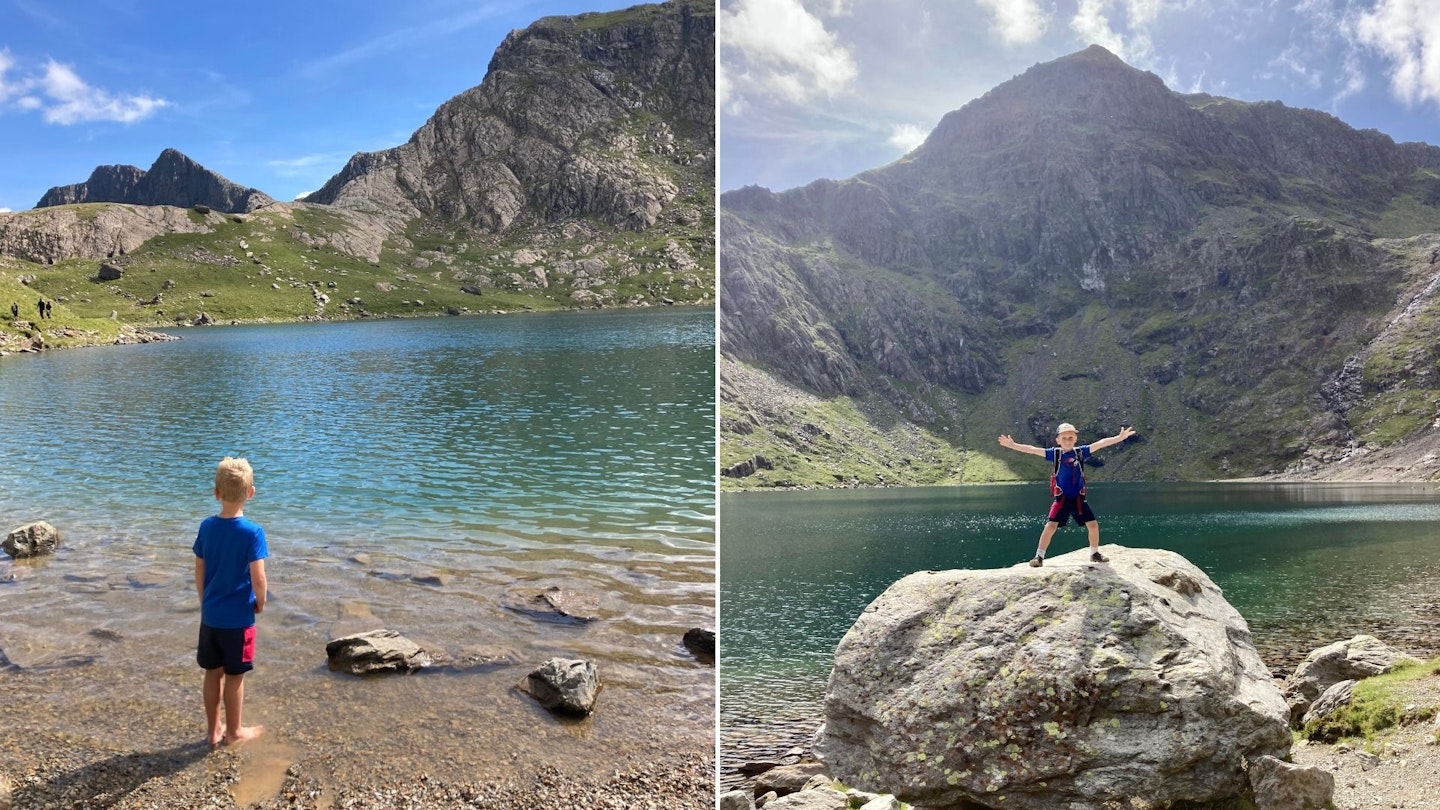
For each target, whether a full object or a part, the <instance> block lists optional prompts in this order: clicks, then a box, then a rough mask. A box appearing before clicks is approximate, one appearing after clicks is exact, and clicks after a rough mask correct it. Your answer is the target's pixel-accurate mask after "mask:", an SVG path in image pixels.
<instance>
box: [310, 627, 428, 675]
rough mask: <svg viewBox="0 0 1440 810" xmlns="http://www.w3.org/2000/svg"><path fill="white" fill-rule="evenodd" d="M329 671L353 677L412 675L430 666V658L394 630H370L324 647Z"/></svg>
mask: <svg viewBox="0 0 1440 810" xmlns="http://www.w3.org/2000/svg"><path fill="white" fill-rule="evenodd" d="M325 656H326V657H327V658H328V659H329V660H330V669H331V670H337V669H340V670H344V671H346V672H349V673H351V674H352V675H366V674H369V673H372V672H412V671H414V670H417V669H421V668H424V667H428V666H430V662H431V660H430V654H429V653H427V652H425V650H423V649H421V648H420V646H419V645H418V644H416V643H415V642H413V641H411V640H409V639H407V638H405V637H404V636H402V635H400V634H399V633H397V632H395V631H394V630H370V631H368V632H364V633H355V634H353V635H348V636H341V637H340V638H337V639H335V640H334V641H331V642H330V643H329V644H326V645H325Z"/></svg>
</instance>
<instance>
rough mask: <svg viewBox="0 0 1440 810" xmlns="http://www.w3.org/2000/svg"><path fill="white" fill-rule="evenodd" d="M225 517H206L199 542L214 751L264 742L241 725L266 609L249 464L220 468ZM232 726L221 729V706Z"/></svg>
mask: <svg viewBox="0 0 1440 810" xmlns="http://www.w3.org/2000/svg"><path fill="white" fill-rule="evenodd" d="M215 497H216V499H218V500H219V501H220V514H218V515H213V516H211V517H208V518H205V520H204V521H203V522H202V523H201V524H200V531H199V533H198V534H196V536H195V547H194V550H195V590H196V591H197V592H199V594H200V640H199V643H198V645H197V646H196V650H195V660H196V662H197V663H199V664H200V667H201V668H202V669H204V670H205V687H204V698H205V722H206V723H208V724H209V727H210V744H211V745H212V746H214V745H219V744H220V743H222V742H224V743H226V744H234V743H240V742H244V741H246V740H253V739H255V738H256V737H259V736H260V731H261V728H262V727H261V726H246V725H242V724H241V722H240V711H241V704H243V703H244V702H245V673H247V672H249V671H250V670H252V669H254V668H255V665H254V660H255V614H257V613H260V612H261V611H263V610H264V609H265V558H266V557H268V556H269V554H270V552H269V549H268V548H267V547H266V545H265V530H264V529H262V528H260V525H259V524H258V523H255V522H254V521H252V520H250V519H249V518H247V517H245V502H246V501H247V500H249V499H251V498H253V497H255V473H254V471H252V470H251V469H250V463H249V462H248V461H246V460H245V459H243V458H230V457H229V456H226V457H225V458H224V459H222V460H221V461H220V464H219V466H217V467H216V468H215ZM222 697H223V699H224V703H225V725H224V726H223V727H222V726H221V725H220V703H221V699H222Z"/></svg>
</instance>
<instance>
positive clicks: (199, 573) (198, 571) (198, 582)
mask: <svg viewBox="0 0 1440 810" xmlns="http://www.w3.org/2000/svg"><path fill="white" fill-rule="evenodd" d="M195 593H196V595H198V596H199V597H200V601H201V602H204V601H205V558H204V557H196V558H195Z"/></svg>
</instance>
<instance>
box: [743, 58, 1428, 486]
mask: <svg viewBox="0 0 1440 810" xmlns="http://www.w3.org/2000/svg"><path fill="white" fill-rule="evenodd" d="M722 207H723V209H724V213H725V215H724V216H723V217H722V221H721V229H722V244H723V245H724V249H723V250H722V256H721V277H722V285H721V295H722V300H721V306H722V311H723V312H724V313H725V315H724V323H725V324H726V329H725V330H723V331H722V336H721V347H722V353H723V354H724V355H725V356H727V357H730V358H733V359H736V360H738V361H740V362H744V363H748V364H751V365H752V366H754V367H755V369H756V370H758V371H759V372H762V373H766V374H770V375H772V376H773V377H774V379H775V381H776V382H777V383H781V384H795V385H798V386H800V388H801V389H803V390H806V391H809V392H812V393H813V395H815V396H818V397H821V398H822V399H823V398H827V397H828V398H837V397H838V398H842V399H846V400H848V401H853V402H855V403H857V404H863V405H864V406H865V408H868V409H870V410H871V411H874V412H875V413H874V414H872V416H871V417H868V419H869V421H871V422H872V427H874V425H875V424H880V425H883V424H888V423H891V422H893V421H895V420H901V421H907V422H909V423H910V424H911V425H912V426H913V427H914V428H916V429H920V430H922V432H923V431H927V430H928V431H930V432H931V433H932V434H933V435H932V437H931V439H930V448H931V450H932V451H933V452H934V453H935V454H938V455H939V456H947V455H954V456H956V457H957V458H958V457H960V456H962V455H965V454H970V455H971V456H974V457H975V458H977V459H978V458H980V456H983V457H984V459H983V464H982V466H987V467H990V468H992V469H993V468H1001V473H1000V474H1001V475H1002V477H1003V475H1004V470H1005V469H1008V462H1006V461H1004V459H1003V457H999V456H995V455H994V452H993V449H992V447H991V444H992V443H993V440H994V435H995V434H997V433H999V432H1012V433H1016V434H1019V436H1018V437H1021V438H1022V440H1024V441H1031V440H1034V441H1039V442H1045V441H1048V439H1049V436H1048V433H1049V432H1050V431H1052V430H1053V427H1054V424H1056V423H1058V422H1059V421H1062V420H1064V421H1072V422H1076V423H1077V424H1081V426H1082V432H1083V433H1086V435H1090V436H1098V435H1109V434H1110V433H1113V432H1114V430H1115V428H1116V426H1117V425H1116V422H1117V421H1119V420H1128V421H1134V422H1136V423H1137V424H1145V423H1146V422H1151V427H1152V429H1153V430H1154V431H1155V432H1153V433H1152V434H1151V435H1150V437H1149V441H1148V443H1142V444H1140V445H1137V446H1136V447H1135V448H1134V449H1133V450H1131V451H1130V452H1127V453H1122V454H1119V455H1118V456H1117V458H1116V459H1115V462H1114V466H1115V469H1116V472H1117V473H1123V474H1124V475H1127V476H1130V477H1140V478H1150V477H1155V476H1170V477H1188V478H1214V477H1227V476H1234V475H1247V474H1258V473H1262V472H1265V471H1267V470H1272V469H1273V470H1279V469H1285V468H1287V467H1291V466H1295V465H1303V464H1305V463H1307V461H1306V459H1307V458H1311V457H1312V455H1313V454H1319V455H1322V456H1324V455H1332V456H1333V455H1337V454H1339V455H1343V454H1344V453H1345V452H1348V451H1351V450H1354V449H1356V448H1362V449H1363V448H1364V447H1365V446H1367V445H1369V444H1375V441H1373V439H1376V438H1381V439H1384V441H1385V442H1387V443H1390V442H1393V441H1394V440H1395V437H1393V436H1391V435H1390V434H1391V433H1392V432H1393V430H1392V428H1393V426H1394V423H1395V422H1396V419H1395V418H1391V417H1390V416H1387V415H1385V414H1384V413H1383V412H1384V411H1385V407H1384V406H1383V405H1381V404H1379V403H1380V400H1381V399H1384V396H1383V395H1385V390H1389V389H1384V390H1382V387H1381V386H1379V385H1378V384H1377V383H1376V380H1377V379H1379V378H1377V377H1374V375H1371V376H1370V377H1367V378H1366V379H1367V380H1368V381H1367V382H1366V383H1365V384H1364V386H1365V391H1366V393H1365V395H1364V396H1361V397H1360V398H1359V399H1358V400H1355V401H1354V402H1351V403H1348V404H1347V407H1344V408H1338V409H1337V408H1336V407H1332V405H1331V404H1327V402H1326V400H1325V397H1324V395H1323V394H1322V392H1321V390H1320V389H1321V388H1322V386H1323V385H1324V384H1326V383H1327V381H1329V380H1331V379H1332V378H1334V377H1335V376H1336V375H1339V374H1340V373H1341V372H1342V370H1343V369H1344V367H1345V364H1346V362H1347V360H1348V359H1349V358H1353V357H1358V356H1360V354H1361V353H1362V352H1363V350H1364V349H1365V347H1366V346H1367V344H1368V343H1369V341H1371V340H1373V339H1374V338H1375V337H1376V335H1377V331H1378V326H1377V325H1378V324H1379V323H1381V322H1383V321H1384V320H1388V319H1390V318H1392V317H1393V314H1392V313H1391V309H1393V308H1394V307H1395V306H1396V303H1395V302H1396V301H1397V299H1398V298H1399V297H1401V293H1402V288H1404V287H1406V285H1409V284H1411V283H1414V280H1415V278H1417V277H1418V276H1423V275H1424V274H1425V273H1426V272H1428V269H1429V268H1428V265H1423V264H1420V263H1419V261H1420V258H1421V256H1420V254H1422V253H1426V251H1425V250H1423V249H1422V248H1419V247H1413V246H1412V247H1407V246H1406V245H1405V244H1403V243H1402V242H1397V241H1395V240H1396V239H1397V238H1398V239H1400V240H1403V239H1407V238H1412V237H1416V236H1419V235H1421V234H1429V233H1434V232H1436V231H1440V149H1437V148H1435V147H1430V146H1426V145H1420V144H1404V145H1397V144H1395V143H1394V142H1393V141H1392V140H1391V139H1389V138H1388V137H1387V136H1384V135H1382V134H1380V133H1377V132H1373V131H1369V132H1366V131H1357V130H1353V129H1351V128H1349V127H1347V126H1345V125H1344V124H1343V122H1340V121H1339V119H1336V118H1334V117H1333V116H1329V115H1327V114H1325V113H1319V112H1315V111H1305V110H1295V109H1292V108H1288V107H1285V106H1284V105H1280V104H1278V103H1271V102H1261V103H1247V102H1235V101H1231V100H1225V99H1216V98H1214V97H1201V96H1184V95H1181V94H1178V93H1173V92H1172V91H1169V90H1168V89H1166V88H1165V87H1164V84H1163V82H1161V81H1160V80H1159V79H1158V77H1155V76H1154V75H1153V74H1148V73H1145V72H1143V71H1139V70H1136V69H1134V68H1131V67H1129V66H1128V65H1125V64H1124V63H1123V62H1122V61H1120V60H1119V59H1118V58H1116V57H1114V56H1113V55H1110V54H1108V53H1107V52H1105V51H1104V50H1103V49H1100V48H1098V47H1092V48H1089V49H1086V50H1085V51H1081V52H1079V53H1078V54H1072V55H1070V56H1067V57H1062V58H1061V59H1058V60H1055V61H1054V62H1049V63H1043V64H1041V65H1036V66H1035V67H1032V68H1031V69H1030V70H1028V71H1026V72H1025V73H1023V74H1021V75H1020V76H1017V77H1015V78H1014V79H1011V80H1010V81H1008V82H1005V83H1003V84H1001V85H999V86H998V87H996V88H994V89H992V90H991V91H989V92H988V93H986V94H984V95H983V96H981V97H979V98H977V99H975V100H973V101H971V102H970V103H968V104H966V105H965V106H963V107H961V108H960V109H958V110H956V111H953V112H951V113H948V114H947V115H946V116H944V117H943V118H942V119H941V122H940V124H939V125H937V127H936V129H935V130H934V131H933V132H932V133H931V134H930V135H929V137H927V139H926V141H925V142H924V143H923V144H922V145H921V146H920V147H918V148H917V149H915V150H913V151H912V152H911V153H909V154H907V155H905V156H904V157H902V158H901V159H899V160H897V161H895V162H893V163H890V164H888V165H886V166H882V167H879V168H876V169H872V170H869V171H865V172H861V173H860V174H858V175H856V176H855V177H852V178H848V179H845V180H839V181H835V180H820V181H816V182H814V183H811V184H808V185H806V186H802V187H800V188H796V189H791V190H788V191H785V192H780V193H774V192H770V191H768V190H765V189H760V188H753V187H752V188H745V189H738V190H735V191H731V192H727V193H726V194H725V195H723V197H722ZM1427 306H1428V305H1427ZM1425 312H1426V313H1429V309H1425ZM1429 317H1431V316H1430V315H1429V314H1427V315H1425V318H1423V319H1422V320H1428V318H1429ZM1057 340H1059V341H1062V343H1066V345H1055V341H1057ZM1073 340H1081V341H1085V342H1086V344H1085V345H1086V347H1087V350H1086V351H1081V350H1078V349H1077V348H1076V347H1074V346H1071V345H1068V341H1073ZM1091 341H1093V343H1091ZM1407 351H1408V349H1407ZM1238 357H1244V359H1245V361H1246V362H1243V363H1242V362H1238V361H1237V360H1236V359H1235V358H1238ZM1387 357H1388V355H1387ZM1390 359H1393V358H1390ZM1366 362H1369V363H1370V364H1371V365H1372V366H1373V365H1374V364H1375V363H1376V362H1379V361H1374V360H1369V361H1366ZM1385 362H1389V359H1387V360H1386V361H1385ZM1405 365H1406V364H1405V363H1402V364H1401V366H1402V367H1404V366H1405ZM1296 368H1304V369H1307V373H1306V375H1303V377H1296V376H1295V374H1294V371H1293V370H1294V369H1296ZM742 376H743V377H744V379H746V380H752V381H753V375H749V374H747V375H742ZM761 387H762V388H763V386H761ZM743 388H744V385H743V384H737V385H732V386H731V387H730V388H729V389H728V390H729V391H730V392H731V394H732V396H731V397H730V398H729V399H726V397H725V396H724V392H725V391H726V390H727V389H725V388H723V387H722V423H723V424H725V425H728V426H730V428H732V429H731V430H728V431H722V435H723V436H724V438H725V439H726V442H725V443H724V444H722V465H723V466H726V467H734V466H735V465H737V464H740V463H741V462H743V461H745V460H747V459H749V458H752V457H753V456H755V455H761V456H765V457H766V460H767V461H768V462H770V463H771V464H773V465H775V466H776V469H775V470H773V471H769V472H755V473H752V475H753V476H754V477H753V478H751V479H750V480H749V481H744V482H740V485H744V486H753V485H776V484H793V485H827V484H828V485H835V484H836V483H837V482H848V481H850V480H852V479H856V478H858V479H859V480H860V481H861V482H862V483H863V482H865V480H866V475H870V476H871V477H870V479H869V480H870V481H871V482H876V479H875V478H874V477H873V476H874V475H876V474H882V473H885V472H890V473H893V470H887V467H886V465H887V464H889V465H891V467H893V466H894V465H895V462H896V461H898V459H894V458H886V457H884V456H883V455H882V457H880V458H875V459H870V460H868V461H867V460H865V459H860V458H850V459H848V461H847V462H846V463H845V464H840V465H839V466H842V467H845V468H846V469H845V470H843V471H840V472H827V470H828V468H829V467H831V466H835V465H833V464H831V463H830V462H829V461H827V460H826V459H825V458H824V457H823V455H824V454H822V453H819V452H817V451H816V450H815V448H816V447H817V446H818V445H817V444H816V443H815V442H812V441H807V440H806V439H805V436H807V435H809V436H815V435H819V434H817V433H815V431H814V430H809V431H799V430H796V429H795V428H796V427H797V426H796V425H794V424H792V423H791V422H790V421H789V420H788V418H787V417H785V416H784V415H783V414H770V415H769V416H766V415H764V414H762V412H763V411H765V408H764V407H762V406H761V405H760V404H759V403H758V402H757V401H756V397H755V396H754V395H753V392H752V394H751V395H747V394H746V392H745V391H744V390H743ZM1427 401H1429V400H1427ZM1364 403H1368V404H1364ZM1362 404H1364V405H1363V407H1362ZM1417 407H1418V406H1417ZM875 414H878V416H877V415H875ZM852 418H853V417H852ZM877 419H878V422H876V420H877ZM1151 420H1153V421H1151ZM1175 421H1178V422H1180V423H1181V424H1180V426H1179V427H1171V426H1169V424H1168V423H1170V422H1175ZM1402 421H1405V422H1406V423H1407V424H1408V423H1413V422H1414V421H1415V419H1414V418H1413V415H1412V414H1409V413H1408V410H1407V414H1406V416H1405V418H1404V420H1402ZM1262 423H1263V424H1266V425H1275V424H1284V426H1285V428H1286V429H1287V430H1288V431H1289V432H1290V433H1292V434H1293V435H1282V434H1281V433H1280V432H1279V431H1276V430H1270V429H1262V428H1261V427H1259V425H1260V424H1262ZM810 424H811V427H818V428H819V429H821V430H824V431H828V432H829V433H830V434H831V435H834V436H838V435H841V434H843V433H846V432H849V431H851V429H853V428H856V427H857V426H855V425H832V426H828V427H827V426H826V425H823V424H819V423H817V422H815V421H814V420H813V419H811V420H810ZM1387 425H1389V426H1390V427H1386V426H1387ZM737 426H741V430H742V431H743V430H745V429H749V430H750V431H751V432H750V433H744V432H736V431H735V430H733V428H735V427H737ZM745 426H748V427H745ZM801 427H803V424H802V425H801ZM842 428H843V429H842ZM1417 429H1418V428H1417ZM1161 431H1164V432H1163V433H1162V432H1161ZM1312 451H1313V452H1312ZM826 452H828V453H832V454H833V453H837V452H838V453H840V454H841V455H845V453H844V451H843V450H842V449H837V448H833V447H832V448H828V449H827V450H826ZM898 454H899V451H897V455H898ZM976 454H979V455H978V456H977V455H976ZM963 466H964V465H963V464H962V463H960V462H956V464H955V465H954V467H953V468H952V469H950V470H949V471H948V472H947V473H946V474H945V475H943V476H941V477H939V478H936V477H934V475H932V476H931V477H930V478H923V477H922V478H919V479H916V480H915V481H914V482H918V483H934V482H937V481H939V480H958V479H962V478H965V476H966V473H965V471H964V470H963V469H962V468H963ZM857 471H866V474H865V475H856V472H857ZM937 475H938V474H937ZM887 480H890V481H892V482H893V480H894V477H893V474H892V475H891V477H890V478H888V479H887ZM732 485H734V482H732Z"/></svg>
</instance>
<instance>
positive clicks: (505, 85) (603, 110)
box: [308, 0, 715, 233]
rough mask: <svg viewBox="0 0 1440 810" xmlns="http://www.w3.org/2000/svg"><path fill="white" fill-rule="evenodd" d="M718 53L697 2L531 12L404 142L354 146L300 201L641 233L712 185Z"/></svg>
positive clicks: (446, 219)
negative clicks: (481, 71) (372, 148)
mask: <svg viewBox="0 0 1440 810" xmlns="http://www.w3.org/2000/svg"><path fill="white" fill-rule="evenodd" d="M714 53H715V9H714V3H713V2H706V1H705V0H698V1H692V0H672V1H671V2H667V3H664V4H662V5H655V6H636V7H634V8H631V9H627V10H624V11H617V12H612V13H607V14H584V15H580V16H578V17H553V18H546V19H543V20H540V21H539V22H537V23H535V24H534V25H532V26H530V27H529V28H526V29H524V30H520V31H514V32H512V33H511V34H510V36H508V37H507V38H506V39H505V41H504V43H503V44H502V45H501V46H500V48H499V49H498V50H497V51H496V52H495V56H494V58H493V59H492V60H491V62H490V67H489V70H488V72H487V74H486V76H485V80H484V81H483V82H482V83H481V84H480V85H479V86H478V87H475V88H472V89H470V90H467V91H466V92H464V93H461V94H460V95H459V96H456V97H455V98H453V99H451V100H450V101H448V102H446V103H445V104H444V105H442V106H441V107H440V109H439V110H437V111H436V113H435V115H434V116H433V117H432V118H431V119H430V120H429V121H428V122H426V124H425V125H424V126H423V127H421V128H420V129H419V130H418V131H416V133H415V134H414V135H413V136H412V137H411V138H410V140H409V142H407V143H405V144H402V145H401V146H397V147H395V148H393V149H389V150H386V151H383V152H373V153H362V154H357V155H355V156H354V157H353V158H351V159H350V162H349V163H348V164H346V166H345V168H344V169H343V170H341V171H340V173H339V174H337V175H335V176H334V177H332V178H331V179H330V181H329V182H327V183H326V184H325V185H324V187H322V188H321V189H320V190H319V191H317V192H315V193H314V194H312V195H311V196H310V197H309V198H308V200H309V201H311V202H319V203H328V204H332V205H336V206H339V207H345V208H354V209H360V210H369V211H375V212H384V213H386V214H388V215H391V216H393V217H396V218H398V219H402V220H411V219H416V218H422V217H423V218H426V219H427V220H429V221H432V222H441V223H459V224H465V225H468V226H472V227H474V228H476V229H479V230H481V231H484V232H490V233H497V232H503V231H506V230H507V229H510V228H512V227H514V226H518V225H524V224H534V223H537V222H539V223H544V222H554V221H558V220H564V219H573V218H577V217H594V218H597V219H599V220H601V221H603V222H605V223H607V224H608V225H610V226H614V227H620V228H628V229H632V230H641V229H645V228H650V227H652V226H654V225H656V224H657V223H658V222H660V220H661V219H662V212H663V211H664V210H665V209H666V208H667V206H669V205H670V204H671V203H672V201H674V200H675V199H676V197H677V196H678V195H680V194H681V193H682V192H686V191H690V192H693V191H694V190H696V188H698V187H704V186H707V185H708V186H712V187H713V167H714V104H715V95H714V93H715V90H714V81H713V77H712V71H713V65H714Z"/></svg>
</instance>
